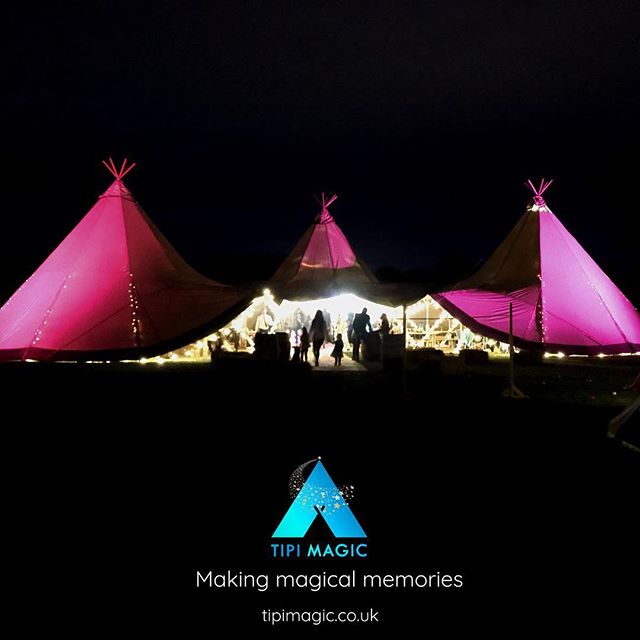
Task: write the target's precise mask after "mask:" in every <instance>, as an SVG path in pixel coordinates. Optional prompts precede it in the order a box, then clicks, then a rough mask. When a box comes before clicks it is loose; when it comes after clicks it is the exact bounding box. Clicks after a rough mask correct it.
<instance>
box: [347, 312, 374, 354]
mask: <svg viewBox="0 0 640 640" xmlns="http://www.w3.org/2000/svg"><path fill="white" fill-rule="evenodd" d="M351 328H352V331H353V337H352V339H351V343H352V344H353V359H354V360H355V361H356V362H359V361H360V343H361V342H362V341H363V340H366V339H367V333H371V332H372V331H373V329H372V328H371V318H370V317H369V315H368V314H367V308H366V307H365V308H364V309H363V310H362V313H356V315H355V316H354V317H353V325H352V327H351Z"/></svg>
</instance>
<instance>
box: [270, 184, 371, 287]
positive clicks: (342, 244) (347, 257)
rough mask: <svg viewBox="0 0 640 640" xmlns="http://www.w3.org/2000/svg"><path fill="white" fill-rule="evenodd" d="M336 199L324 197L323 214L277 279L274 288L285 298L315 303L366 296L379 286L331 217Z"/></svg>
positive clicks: (275, 278)
mask: <svg viewBox="0 0 640 640" xmlns="http://www.w3.org/2000/svg"><path fill="white" fill-rule="evenodd" d="M336 198H337V196H335V195H334V196H332V197H330V198H326V197H325V194H324V193H323V194H322V198H321V200H320V205H321V207H322V208H321V211H320V213H318V215H317V216H316V218H315V220H314V221H313V224H312V225H311V226H310V227H309V228H308V229H307V230H306V232H305V233H304V235H303V236H302V237H301V238H300V240H299V241H298V243H297V244H296V246H295V247H294V249H293V251H292V252H291V254H290V255H289V257H288V258H287V259H286V260H285V261H284V262H283V263H282V265H281V266H280V268H279V269H278V271H277V272H276V274H275V275H274V277H273V279H272V283H271V284H272V285H273V287H274V288H275V289H276V290H278V292H279V293H280V294H281V295H282V296H283V297H286V298H289V299H313V298H319V297H326V296H331V295H336V294H338V293H344V292H347V293H360V294H363V295H366V294H367V293H368V291H369V289H371V287H372V286H375V285H377V284H378V281H377V279H376V277H375V276H374V275H373V273H371V271H370V270H369V268H368V267H367V266H366V264H365V263H364V262H363V261H362V260H361V259H360V258H358V256H357V255H356V254H355V252H354V251H353V249H352V248H351V245H350V244H349V241H348V240H347V238H346V237H345V235H344V233H342V230H341V229H340V227H339V226H338V225H337V224H336V221H335V220H334V219H333V216H332V215H331V214H330V213H329V205H331V204H332V203H333V202H334V201H335V200H336Z"/></svg>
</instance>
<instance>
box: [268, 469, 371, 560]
mask: <svg viewBox="0 0 640 640" xmlns="http://www.w3.org/2000/svg"><path fill="white" fill-rule="evenodd" d="M312 464H315V466H314V467H313V470H312V471H311V473H310V474H309V477H308V478H307V479H306V480H305V477H304V471H305V469H306V468H307V467H309V466H310V465H312ZM289 492H290V494H291V497H292V498H293V502H292V503H291V506H290V507H289V509H288V510H287V512H286V513H285V514H284V517H283V518H282V520H281V521H280V524H279V525H278V526H277V528H276V530H275V531H274V533H273V536H272V538H304V537H305V536H306V534H307V532H308V531H309V529H310V528H311V525H312V524H313V523H314V522H315V520H316V519H317V518H318V517H320V518H322V519H323V520H324V522H325V523H326V524H327V526H328V527H329V530H330V531H331V533H332V534H333V536H334V537H335V538H366V537H367V534H366V533H365V532H364V529H363V528H362V527H361V526H360V523H359V522H358V520H357V519H356V517H355V515H354V514H353V511H351V508H350V507H349V504H348V501H349V500H350V499H351V498H352V497H353V486H352V485H349V486H343V487H340V488H338V486H337V485H336V483H335V482H334V481H333V479H332V478H331V476H330V475H329V473H328V472H327V470H326V469H325V467H324V465H323V464H322V461H321V460H320V458H318V459H317V460H310V461H309V462H305V463H304V464H301V465H300V466H299V467H298V468H297V469H296V470H295V471H294V472H293V474H292V475H291V478H290V479H289ZM366 547H367V545H366V544H354V543H351V544H337V545H335V546H334V545H331V544H327V545H326V546H325V547H324V548H322V547H321V545H317V544H316V545H313V544H310V545H309V546H308V548H307V549H306V553H304V552H303V550H301V545H300V544H291V543H290V544H272V545H271V548H272V550H273V555H274V557H290V556H293V557H301V556H306V557H314V556H315V557H325V556H337V557H347V556H349V557H355V556H359V557H365V556H366V555H367V552H366Z"/></svg>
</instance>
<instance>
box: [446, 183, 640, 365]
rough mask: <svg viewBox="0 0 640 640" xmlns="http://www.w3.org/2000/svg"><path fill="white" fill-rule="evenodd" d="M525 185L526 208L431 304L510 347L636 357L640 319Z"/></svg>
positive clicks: (540, 190) (539, 196)
mask: <svg viewBox="0 0 640 640" xmlns="http://www.w3.org/2000/svg"><path fill="white" fill-rule="evenodd" d="M550 184H551V181H549V182H545V181H544V180H543V181H542V182H541V184H540V186H539V187H538V188H536V187H534V185H533V184H532V183H531V181H529V183H528V186H529V187H530V188H531V190H532V191H533V194H534V197H533V202H532V204H531V205H530V206H529V208H528V209H527V211H526V212H525V214H524V215H523V216H522V218H520V220H519V221H518V223H517V224H516V226H515V227H514V228H513V230H512V231H511V233H509V235H508V236H507V237H506V239H505V240H504V241H503V243H502V244H501V245H500V246H499V247H498V248H497V249H496V251H495V253H493V255H492V256H491V257H490V258H489V259H488V260H487V261H486V262H485V263H484V265H483V266H482V267H481V268H480V270H479V271H477V272H476V273H475V274H474V275H472V276H471V277H470V278H467V279H466V280H463V281H461V282H459V283H457V284H456V285H455V286H454V287H452V288H451V289H449V290H447V291H443V292H441V293H438V294H434V295H433V298H434V299H435V300H436V302H438V303H439V304H441V305H442V306H443V307H444V308H445V309H446V310H447V311H448V312H449V313H450V314H451V315H452V316H453V317H455V318H456V319H457V320H459V321H460V322H461V323H463V324H464V325H466V326H467V327H469V328H470V329H471V330H472V331H475V332H477V333H479V334H482V335H484V336H488V337H491V338H494V339H496V340H502V341H507V340H508V337H509V316H510V311H509V308H510V305H512V309H513V312H512V313H513V335H514V343H515V345H516V346H518V347H521V348H524V349H538V350H544V351H548V352H555V351H557V352H561V353H566V354H576V355H594V354H618V353H632V352H637V351H640V315H639V314H638V312H637V311H636V309H635V308H634V307H633V305H632V304H631V303H630V302H629V300H628V299H627V298H626V297H625V296H624V294H623V293H622V292H621V291H620V290H619V289H618V288H617V287H616V285H615V284H614V283H613V282H612V281H611V280H610V279H609V277H608V276H607V275H606V274H605V273H604V272H603V271H602V270H601V269H600V267H598V265H597V264H596V263H595V262H594V260H593V259H592V258H591V257H590V256H589V254H588V253H587V252H586V251H585V250H584V249H583V248H582V247H581V246H580V244H578V242H577V241H576V239H575V238H574V237H573V236H572V235H571V234H570V233H569V232H568V231H567V229H566V228H565V227H564V226H563V225H562V223H561V222H560V221H559V220H558V218H556V216H555V215H554V214H553V212H552V211H551V210H550V209H549V207H548V206H547V203H546V202H545V200H544V198H543V193H544V192H545V191H546V189H547V188H548V187H549V185H550Z"/></svg>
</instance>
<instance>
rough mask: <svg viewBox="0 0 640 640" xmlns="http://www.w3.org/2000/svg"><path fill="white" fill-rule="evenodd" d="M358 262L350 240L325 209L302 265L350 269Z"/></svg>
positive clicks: (309, 267) (310, 267)
mask: <svg viewBox="0 0 640 640" xmlns="http://www.w3.org/2000/svg"><path fill="white" fill-rule="evenodd" d="M355 263H356V256H355V254H354V253H353V250H352V249H351V246H350V245H349V241H348V240H347V238H346V237H345V235H344V233H342V231H341V230H340V227H338V225H337V224H336V223H335V221H334V219H333V217H332V216H331V214H330V213H329V212H328V211H327V210H326V209H325V210H324V211H323V212H322V213H321V214H320V220H319V222H318V223H317V224H316V225H315V228H314V230H313V234H312V235H311V238H310V239H309V244H308V245H307V248H306V250H305V252H304V255H303V256H302V261H301V266H302V267H305V268H308V269H348V268H350V267H353V266H354V265H355Z"/></svg>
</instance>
